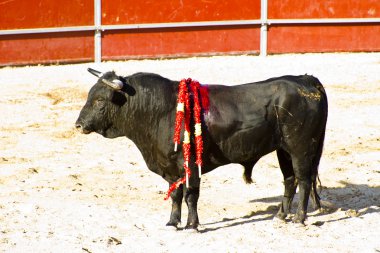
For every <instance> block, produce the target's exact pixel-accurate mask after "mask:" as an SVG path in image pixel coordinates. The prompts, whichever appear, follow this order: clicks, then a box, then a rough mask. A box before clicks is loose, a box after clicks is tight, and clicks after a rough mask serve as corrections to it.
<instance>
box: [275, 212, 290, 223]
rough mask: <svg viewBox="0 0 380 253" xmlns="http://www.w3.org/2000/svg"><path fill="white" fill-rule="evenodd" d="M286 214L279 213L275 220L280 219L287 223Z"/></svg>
mask: <svg viewBox="0 0 380 253" xmlns="http://www.w3.org/2000/svg"><path fill="white" fill-rule="evenodd" d="M286 216H287V215H286V213H283V212H278V213H277V214H276V216H275V218H277V219H279V220H282V221H285V219H286Z"/></svg>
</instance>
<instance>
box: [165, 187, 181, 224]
mask: <svg viewBox="0 0 380 253" xmlns="http://www.w3.org/2000/svg"><path fill="white" fill-rule="evenodd" d="M169 186H170V184H169ZM170 197H171V199H172V211H171V214H170V220H169V222H168V223H167V224H166V226H173V227H176V228H177V227H178V226H179V225H180V223H181V207H182V199H183V185H180V186H179V187H178V188H177V189H175V190H174V191H173V192H172V193H171V195H170Z"/></svg>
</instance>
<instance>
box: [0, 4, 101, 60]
mask: <svg viewBox="0 0 380 253" xmlns="http://www.w3.org/2000/svg"><path fill="white" fill-rule="evenodd" d="M0 13H1V14H0V30H12V29H27V28H50V27H65V26H88V25H93V24H94V1H93V0H76V1H64V2H62V1H56V0H32V1H3V2H2V3H1V4H0ZM93 36H94V35H93V32H64V33H41V34H25V35H2V36H0V66H1V65H15V64H18V65H19V64H37V63H56V62H79V61H90V60H93V59H94V42H93Z"/></svg>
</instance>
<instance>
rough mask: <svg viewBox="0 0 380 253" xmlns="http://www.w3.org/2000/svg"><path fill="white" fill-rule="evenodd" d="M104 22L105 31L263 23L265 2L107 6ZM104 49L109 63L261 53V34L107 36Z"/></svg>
mask: <svg viewBox="0 0 380 253" xmlns="http://www.w3.org/2000/svg"><path fill="white" fill-rule="evenodd" d="M102 17H103V19H102V24H104V25H119V24H143V23H169V22H194V21H223V20H246V19H259V18H260V0H253V1H252V0H239V1H236V0H235V1H233V0H229V1H217V0H208V1H204V0H180V1H173V0H161V1H146V0H145V1H130V2H129V3H128V4H125V1H124V0H114V1H103V3H102ZM102 43H103V46H102V48H103V50H102V54H103V58H104V59H120V58H139V57H162V56H189V55H200V54H216V53H244V52H245V53H247V52H256V53H257V52H258V50H259V48H260V28H259V27H258V26H251V27H242V26H235V27H207V28H200V27H197V28H181V29H178V28H170V29H146V30H140V31H109V32H107V31H106V32H105V33H104V37H103V40H102Z"/></svg>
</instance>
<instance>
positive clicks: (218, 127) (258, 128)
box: [205, 75, 325, 163]
mask: <svg viewBox="0 0 380 253" xmlns="http://www.w3.org/2000/svg"><path fill="white" fill-rule="evenodd" d="M209 96H210V107H209V111H208V113H207V114H206V115H205V121H206V125H207V128H208V134H209V135H210V137H211V138H210V139H211V140H212V141H213V142H214V145H215V147H216V148H215V150H211V151H212V152H220V154H219V155H220V157H223V158H224V159H225V160H229V161H230V162H237V163H242V162H246V161H249V160H252V159H258V158H260V157H261V156H263V155H265V154H267V153H269V152H271V151H273V150H275V149H277V148H278V147H279V146H280V145H281V144H282V143H281V141H282V140H283V135H284V132H283V131H282V130H283V128H285V131H287V129H288V130H289V131H290V130H291V129H292V128H296V129H298V130H302V128H303V127H302V124H303V122H305V121H307V118H308V117H309V118H310V117H311V118H313V119H312V122H319V121H323V116H321V111H323V110H324V107H325V105H323V104H324V99H325V94H324V89H323V86H322V85H321V84H320V82H319V81H318V79H316V78H314V77H312V76H307V75H305V76H284V77H279V78H272V79H268V80H266V81H262V82H256V83H249V84H243V85H238V86H215V87H213V86H210V89H209ZM312 114H314V115H312ZM322 114H323V112H322ZM324 124H325V123H324ZM313 127H314V126H313ZM289 131H288V132H289ZM212 152H211V153H212Z"/></svg>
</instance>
